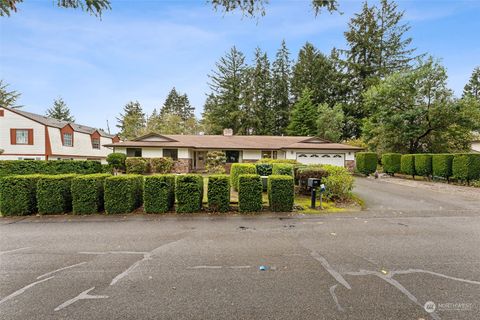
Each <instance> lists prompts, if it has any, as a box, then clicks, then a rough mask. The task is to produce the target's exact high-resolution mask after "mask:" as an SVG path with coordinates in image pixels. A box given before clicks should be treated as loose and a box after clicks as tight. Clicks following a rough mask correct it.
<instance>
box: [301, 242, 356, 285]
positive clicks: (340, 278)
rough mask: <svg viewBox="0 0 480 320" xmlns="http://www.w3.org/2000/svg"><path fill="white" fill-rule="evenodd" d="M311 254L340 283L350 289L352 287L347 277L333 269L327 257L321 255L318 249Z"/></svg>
mask: <svg viewBox="0 0 480 320" xmlns="http://www.w3.org/2000/svg"><path fill="white" fill-rule="evenodd" d="M310 255H311V256H312V258H314V259H315V260H317V261H318V262H320V263H321V265H322V266H323V268H325V270H327V271H328V273H330V275H331V276H332V277H334V278H335V280H337V281H338V283H340V284H341V285H342V286H344V287H345V288H347V289H349V290H350V289H352V287H351V286H350V285H349V284H348V282H347V281H346V280H345V278H344V277H343V276H342V275H341V274H340V273H339V272H338V271H337V270H335V269H333V268H332V267H331V266H330V264H329V263H328V261H327V259H325V258H324V257H322V256H321V255H319V254H318V253H317V252H316V251H311V252H310Z"/></svg>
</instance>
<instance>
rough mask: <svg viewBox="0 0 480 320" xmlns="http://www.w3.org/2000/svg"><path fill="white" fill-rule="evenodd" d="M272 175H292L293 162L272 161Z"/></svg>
mask: <svg viewBox="0 0 480 320" xmlns="http://www.w3.org/2000/svg"><path fill="white" fill-rule="evenodd" d="M272 175H285V176H292V177H293V164H290V163H274V164H273V165H272Z"/></svg>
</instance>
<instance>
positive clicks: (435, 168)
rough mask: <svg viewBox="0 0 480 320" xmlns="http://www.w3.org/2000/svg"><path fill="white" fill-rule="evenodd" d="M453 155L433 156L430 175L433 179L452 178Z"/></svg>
mask: <svg viewBox="0 0 480 320" xmlns="http://www.w3.org/2000/svg"><path fill="white" fill-rule="evenodd" d="M453 156H454V155H453V154H451V153H446V154H433V155H432V174H433V176H434V177H439V178H444V179H447V180H448V179H449V178H450V177H451V176H452V162H453Z"/></svg>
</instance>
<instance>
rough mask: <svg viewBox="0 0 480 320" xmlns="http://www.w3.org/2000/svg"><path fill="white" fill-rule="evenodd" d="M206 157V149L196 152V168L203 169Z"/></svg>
mask: <svg viewBox="0 0 480 320" xmlns="http://www.w3.org/2000/svg"><path fill="white" fill-rule="evenodd" d="M206 159H207V151H197V152H196V166H195V169H197V170H205V161H206Z"/></svg>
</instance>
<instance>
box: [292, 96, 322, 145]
mask: <svg viewBox="0 0 480 320" xmlns="http://www.w3.org/2000/svg"><path fill="white" fill-rule="evenodd" d="M316 117H317V107H316V106H315V104H314V103H313V101H312V91H311V90H310V89H305V90H304V91H303V93H302V95H301V96H300V99H299V100H298V101H297V102H296V103H295V104H294V106H293V109H292V113H291V117H290V123H289V125H288V127H287V133H288V134H289V135H291V136H314V135H315V134H316V133H317V123H316Z"/></svg>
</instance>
